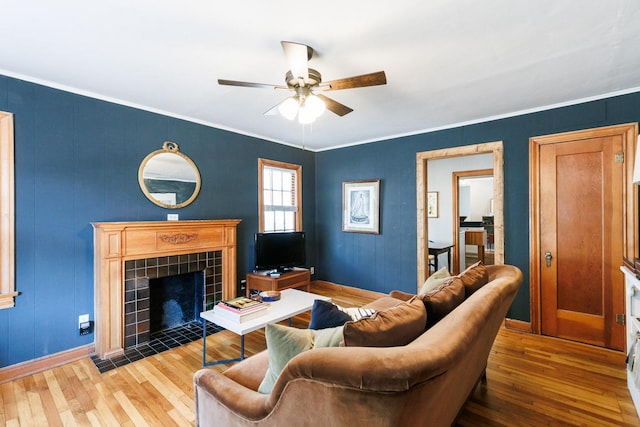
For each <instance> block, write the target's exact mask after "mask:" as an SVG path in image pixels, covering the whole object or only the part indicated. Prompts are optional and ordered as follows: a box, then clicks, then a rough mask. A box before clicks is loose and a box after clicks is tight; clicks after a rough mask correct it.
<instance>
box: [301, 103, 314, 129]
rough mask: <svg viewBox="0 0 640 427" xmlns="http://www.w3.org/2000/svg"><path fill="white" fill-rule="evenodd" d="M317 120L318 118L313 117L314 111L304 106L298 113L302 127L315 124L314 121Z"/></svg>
mask: <svg viewBox="0 0 640 427" xmlns="http://www.w3.org/2000/svg"><path fill="white" fill-rule="evenodd" d="M315 119H316V116H314V115H313V111H312V110H311V109H310V108H309V107H307V106H305V105H303V106H302V107H300V110H299V111H298V122H299V123H300V124H301V125H308V124H309V123H313V121H314V120H315Z"/></svg>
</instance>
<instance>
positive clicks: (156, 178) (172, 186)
mask: <svg viewBox="0 0 640 427" xmlns="http://www.w3.org/2000/svg"><path fill="white" fill-rule="evenodd" d="M138 182H139V183H140V188H141V189H142V192H143V193H144V194H145V196H147V198H148V199H149V200H151V201H152V202H153V203H155V204H156V205H158V206H162V207H163V208H168V209H178V208H182V207H185V206H187V205H189V204H190V203H191V202H193V201H194V200H195V199H196V197H197V196H198V193H199V192H200V172H199V171H198V168H197V167H196V165H195V163H193V160H191V159H190V158H189V157H188V156H186V155H184V154H183V153H181V152H180V150H178V144H176V143H175V142H169V141H167V142H165V143H164V144H162V150H158V151H154V152H153V153H151V154H149V155H148V156H147V157H145V158H144V160H143V161H142V163H141V164H140V169H138Z"/></svg>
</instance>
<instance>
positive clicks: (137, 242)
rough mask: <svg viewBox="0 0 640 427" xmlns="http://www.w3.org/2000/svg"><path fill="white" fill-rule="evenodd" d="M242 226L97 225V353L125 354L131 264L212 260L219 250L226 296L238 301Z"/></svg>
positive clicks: (232, 223)
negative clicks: (239, 231)
mask: <svg viewBox="0 0 640 427" xmlns="http://www.w3.org/2000/svg"><path fill="white" fill-rule="evenodd" d="M239 222H240V220H235V219H231V220H202V221H166V222H165V221H140V222H99V223H92V225H93V227H94V293H95V308H94V311H95V313H94V315H95V347H96V355H97V356H98V357H99V358H101V359H106V358H111V357H114V356H118V355H121V354H123V353H124V348H125V323H126V321H125V297H126V282H125V277H126V268H125V265H126V266H131V265H132V263H131V262H132V261H133V262H134V263H135V261H137V260H145V259H149V258H156V259H157V258H160V259H162V257H177V258H176V259H180V256H182V259H185V258H184V256H185V255H187V257H188V256H191V257H194V256H196V257H198V256H202V255H198V254H203V253H205V256H206V253H211V252H215V253H216V255H215V257H216V258H218V257H219V258H221V267H222V298H223V299H228V298H233V297H235V296H236V227H237V225H238V223H239ZM167 259H173V258H167ZM187 259H188V258H187ZM125 263H126V264H125ZM205 264H206V263H205ZM207 267H209V266H207ZM128 344H131V343H130V342H129V343H128Z"/></svg>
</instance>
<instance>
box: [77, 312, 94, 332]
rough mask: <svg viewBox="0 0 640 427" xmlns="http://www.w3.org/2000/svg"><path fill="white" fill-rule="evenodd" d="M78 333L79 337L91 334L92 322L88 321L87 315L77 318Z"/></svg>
mask: <svg viewBox="0 0 640 427" xmlns="http://www.w3.org/2000/svg"><path fill="white" fill-rule="evenodd" d="M78 331H79V333H80V335H88V334H90V333H91V332H93V322H92V321H90V320H89V315H88V314H81V315H80V316H78Z"/></svg>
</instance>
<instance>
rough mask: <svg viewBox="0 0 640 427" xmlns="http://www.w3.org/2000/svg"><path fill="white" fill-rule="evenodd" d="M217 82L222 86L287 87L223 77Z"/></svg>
mask: <svg viewBox="0 0 640 427" xmlns="http://www.w3.org/2000/svg"><path fill="white" fill-rule="evenodd" d="M218 84H219V85H224V86H242V87H257V88H266V89H288V87H286V86H279V85H270V84H267V83H252V82H239V81H237V80H225V79H218Z"/></svg>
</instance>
